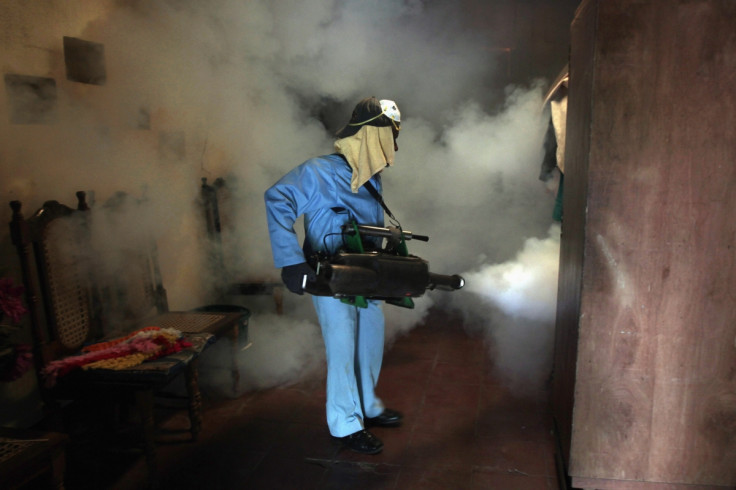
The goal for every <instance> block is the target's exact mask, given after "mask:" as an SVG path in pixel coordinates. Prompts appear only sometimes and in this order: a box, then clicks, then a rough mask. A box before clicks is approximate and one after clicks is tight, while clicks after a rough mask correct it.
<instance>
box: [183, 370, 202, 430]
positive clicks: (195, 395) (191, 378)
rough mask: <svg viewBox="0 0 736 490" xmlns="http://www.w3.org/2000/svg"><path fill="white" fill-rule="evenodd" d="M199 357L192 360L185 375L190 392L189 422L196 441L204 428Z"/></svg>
mask: <svg viewBox="0 0 736 490" xmlns="http://www.w3.org/2000/svg"><path fill="white" fill-rule="evenodd" d="M198 363H199V359H194V360H192V362H190V363H189V364H188V365H187V367H186V371H184V376H185V379H186V384H187V392H188V394H189V423H190V429H189V430H190V432H191V433H192V440H193V441H196V440H197V438H198V437H199V432H200V431H201V430H202V394H201V393H200V391H199V368H198Z"/></svg>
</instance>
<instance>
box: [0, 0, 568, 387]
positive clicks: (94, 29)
mask: <svg viewBox="0 0 736 490" xmlns="http://www.w3.org/2000/svg"><path fill="white" fill-rule="evenodd" d="M0 9H2V11H3V14H4V15H0V23H1V24H2V25H0V27H2V31H3V32H4V34H3V35H2V36H0V46H1V47H2V49H3V51H5V52H7V53H9V54H8V55H7V57H6V59H5V60H4V62H3V70H4V72H5V73H20V74H29V75H36V76H44V77H51V78H54V79H55V80H56V84H57V91H58V104H57V105H58V107H57V110H56V117H57V120H56V123H55V124H53V125H13V124H9V123H8V122H7V117H5V114H7V113H8V110H9V108H8V105H7V104H8V103H7V101H5V100H3V102H0V114H1V115H2V116H3V117H2V118H0V119H2V120H0V160H2V161H3V167H2V170H1V171H0V172H1V173H0V182H2V184H0V186H1V188H0V190H1V192H2V196H3V197H5V198H6V200H10V199H20V200H22V201H23V202H24V210H25V212H26V215H28V214H29V213H30V212H32V210H33V209H35V207H36V206H38V205H39V204H40V203H41V202H42V201H44V200H46V199H58V200H60V201H62V202H66V203H68V204H72V200H73V196H74V192H75V191H77V190H94V198H95V201H96V204H98V205H99V204H102V203H103V202H105V201H106V200H107V199H108V198H109V197H111V196H113V195H114V194H115V193H116V192H118V191H125V192H128V193H129V194H130V195H132V196H133V197H136V198H140V199H144V198H145V202H146V205H145V217H144V222H145V223H146V224H147V225H150V226H146V229H148V230H149V231H150V232H151V233H152V234H153V235H154V237H155V238H156V239H157V241H158V243H159V255H160V258H161V261H162V272H163V278H164V282H165V284H166V287H167V290H168V294H169V303H170V307H171V308H172V309H189V308H193V307H196V306H199V305H200V304H201V303H202V302H203V301H206V300H207V298H206V292H207V291H208V290H210V289H211V287H208V286H210V285H212V284H213V283H214V282H215V281H218V280H219V279H220V278H212V277H208V273H207V272H205V269H204V268H205V265H206V260H205V257H204V255H205V253H203V250H204V249H206V243H205V242H204V240H203V238H202V236H201V235H202V233H203V232H204V222H203V219H202V217H201V210H200V209H199V208H198V204H197V199H198V192H199V185H200V179H201V178H202V177H206V178H208V179H209V182H210V183H211V182H213V181H214V179H216V178H218V177H223V178H224V179H225V181H226V190H227V195H228V196H229V198H228V199H227V201H226V202H223V203H222V212H223V226H224V231H223V242H224V243H223V244H224V249H225V263H226V265H227V266H228V268H229V271H230V273H231V274H232V275H233V276H238V277H243V278H267V279H271V280H275V281H277V280H278V271H277V270H275V269H274V268H273V264H272V261H271V253H270V248H269V243H268V235H267V232H266V223H265V209H264V204H263V197H262V196H263V192H264V191H265V189H266V188H268V186H270V185H271V184H272V183H273V182H275V181H276V180H277V179H278V178H279V177H280V176H281V175H283V174H284V173H285V172H287V171H288V170H290V169H291V168H293V167H294V166H296V165H298V164H299V163H301V162H302V161H304V160H305V159H307V158H309V157H312V156H316V155H320V154H324V153H329V152H332V143H333V138H332V134H334V131H335V130H336V129H338V127H339V126H340V125H342V124H343V123H344V122H345V121H346V120H347V118H348V116H349V114H350V111H351V110H352V107H353V106H354V104H355V103H356V102H357V101H358V100H359V99H361V98H363V97H365V96H369V95H374V96H377V97H379V98H389V99H393V100H396V101H397V103H398V105H399V107H400V109H401V111H402V131H401V136H400V138H399V147H400V150H399V152H398V154H397V163H396V165H395V166H394V167H393V168H391V169H389V170H387V171H386V172H384V188H385V196H386V201H387V203H388V205H389V207H390V208H391V209H392V211H393V212H394V214H395V215H396V216H397V217H398V219H399V220H400V221H401V224H402V225H403V227H404V228H405V229H408V230H411V231H413V232H415V233H419V234H426V235H429V236H430V241H429V243H426V244H425V243H423V242H410V243H409V248H410V252H411V253H413V254H415V255H419V256H421V257H423V258H425V259H427V260H429V262H430V266H431V269H432V271H433V272H438V273H448V274H451V273H462V271H468V270H475V271H477V273H473V274H468V278H467V279H468V289H467V290H465V291H458V292H453V293H431V294H427V295H425V297H423V298H419V299H417V300H416V304H417V307H416V309H415V310H404V309H399V308H396V307H392V306H387V307H386V308H385V312H386V315H387V329H388V330H387V337H388V339H389V342H390V341H391V339H393V338H395V337H396V336H397V335H399V334H400V333H402V332H406V331H407V330H409V329H410V328H413V327H414V326H415V325H416V324H417V322H419V321H420V320H421V319H422V317H423V316H424V315H426V314H427V312H428V310H429V308H430V306H438V307H442V306H443V305H449V306H452V307H459V308H462V309H463V310H464V311H465V313H466V314H468V315H472V314H473V313H474V312H472V311H467V310H468V308H471V306H469V305H470V304H471V303H472V300H471V299H470V298H472V297H475V296H478V297H481V298H493V297H497V294H496V293H495V292H494V288H498V287H501V285H502V284H501V283H498V282H494V281H492V280H486V279H484V278H483V276H484V273H483V271H487V272H488V273H489V274H495V273H496V272H497V269H494V267H495V266H494V265H493V264H504V263H508V262H509V261H513V260H515V257H516V253H517V251H518V250H520V249H522V247H524V244H525V241H526V240H527V239H529V238H530V237H532V238H533V237H541V236H544V235H545V233H546V232H547V229H548V228H549V225H550V222H551V208H552V204H553V196H552V195H551V194H550V193H549V192H548V191H547V189H546V188H545V187H544V185H542V184H541V182H540V181H539V180H538V179H537V175H538V173H539V165H540V163H541V157H542V153H541V151H542V136H543V133H544V129H545V128H546V124H545V123H546V120H545V119H544V117H543V115H542V113H541V103H542V96H543V85H544V83H545V82H544V81H543V80H538V81H531V80H530V81H528V82H525V83H524V84H523V86H516V87H508V88H507V90H506V93H505V94H503V96H502V97H501V98H503V99H504V100H505V103H504V104H503V105H502V106H501V107H489V106H488V103H489V101H491V100H494V99H498V98H499V96H498V95H499V94H497V93H492V91H491V90H489V87H491V86H492V82H493V80H494V76H495V74H496V69H497V62H498V61H499V60H498V58H496V57H494V56H493V55H492V54H489V53H490V52H489V51H488V50H487V49H485V47H484V46H485V45H486V44H487V43H488V42H490V41H489V36H490V35H491V34H490V33H489V32H487V31H485V30H483V29H471V28H468V25H469V24H468V23H467V18H464V17H463V15H462V3H458V4H455V3H452V2H449V3H448V2H433V1H421V0H403V1H402V0H387V1H385V2H380V3H376V2H362V1H358V0H284V1H279V2H272V1H269V0H251V1H247V2H242V1H239V0H204V1H202V0H196V1H195V0H191V1H173V0H157V1H146V2H144V1H135V2H118V1H114V0H107V1H100V0H64V1H62V0H54V1H50V2H45V3H44V6H43V7H40V6H37V7H36V8H35V10H33V11H32V12H31V11H29V10H28V8H27V5H26V2H21V1H20V0H9V1H6V2H3V5H2V6H0ZM493 12H494V9H493V7H492V6H489V7H488V13H489V15H493ZM32 14H33V15H32ZM63 36H72V37H78V38H81V39H86V40H90V41H94V42H98V43H102V44H103V45H104V49H105V63H106V69H107V82H106V84H105V85H104V86H90V85H84V84H79V83H75V82H71V81H68V80H66V77H65V73H64V65H63V56H62V53H61V52H60V49H61V48H60V46H61V39H62V37H63ZM39 47H40V48H41V49H39ZM562 53H563V56H564V53H565V50H564V49H563V50H562ZM49 60H52V61H49ZM564 61H565V60H564V59H561V60H560V63H559V65H560V66H561V65H563V64H564ZM3 104H4V105H3ZM142 109H143V111H144V112H145V113H146V114H148V115H149V116H150V129H136V128H135V121H136V118H137V117H139V116H140V114H141V110H142ZM166 134H175V135H177V134H181V135H184V140H183V141H184V149H185V155H184V157H183V158H181V159H172V158H162V157H161V149H160V141H161V138H162V137H163V136H164V135H166ZM133 217H134V219H136V220H138V221H136V223H138V222H139V220H140V219H141V215H140V214H137V213H134V214H133ZM8 219H9V215H8ZM8 219H6V221H7V220H8ZM131 228H132V229H136V225H135V224H133V225H130V226H119V227H118V228H116V229H117V230H118V231H121V230H129V229H131ZM105 238H106V241H107V242H110V243H114V242H115V240H121V241H122V240H124V239H125V237H124V236H121V235H120V234H119V233H118V234H117V235H116V234H115V233H114V230H109V232H108V233H106V235H105ZM489 264H491V265H490V266H489ZM547 266H551V264H550V263H548V262H546V261H542V260H541V259H540V260H539V263H538V264H536V265H535V264H534V263H533V262H531V263H528V264H527V265H526V267H528V268H535V267H539V268H546V267H547ZM111 270H114V267H113V268H111ZM476 274H477V275H476ZM540 276H543V277H540V279H539V281H540V282H542V281H551V272H550V273H549V274H548V273H540ZM476 282H478V283H479V284H475V283H476ZM480 284H483V286H480ZM540 288H542V289H546V290H547V292H550V289H551V287H550V286H549V285H547V286H541V285H540ZM230 299H232V301H233V302H237V303H240V304H243V305H245V306H247V307H250V308H251V309H253V310H254V312H255V313H256V314H255V315H254V316H253V318H252V319H251V326H250V328H251V332H252V337H253V346H252V347H251V348H250V349H248V350H246V351H244V353H243V362H247V363H248V372H249V373H250V374H249V376H253V378H252V379H250V380H248V383H246V384H247V385H248V386H250V387H253V386H257V387H261V386H264V385H266V384H269V383H285V382H289V380H290V379H295V378H296V377H297V376H298V375H299V374H300V373H304V372H309V371H311V367H312V366H314V365H318V364H319V363H320V362H321V361H320V359H321V357H320V356H322V355H323V353H322V352H321V349H319V348H317V347H316V346H317V345H318V344H319V342H321V340H320V337H319V329H318V327H317V326H316V318H315V316H314V313H313V311H312V310H311V305H310V304H309V303H310V301H309V298H308V296H303V297H297V296H295V295H291V294H288V293H287V294H286V298H285V301H286V316H285V318H286V319H290V320H291V321H292V322H293V323H291V330H289V328H288V327H287V324H286V323H283V322H282V321H280V320H274V318H272V317H270V316H269V315H268V313H270V311H271V308H272V304H271V303H269V301H270V300H269V299H268V298H257V297H239V298H230ZM516 300H517V302H516V304H515V308H514V310H513V311H511V312H506V311H504V310H503V309H502V308H500V307H498V306H497V305H496V306H494V308H497V311H498V314H495V315H493V317H492V318H490V319H489V321H487V322H486V328H487V330H488V332H489V335H491V336H492V337H493V338H494V339H495V341H496V344H497V345H500V344H503V337H504V336H505V335H506V334H508V335H509V336H515V337H517V340H516V341H514V342H515V344H516V345H518V346H523V345H525V343H524V337H527V336H533V337H539V335H538V332H536V331H535V332H532V331H528V330H526V329H525V328H523V327H521V328H519V329H515V327H514V325H515V324H516V323H521V322H522V321H525V320H522V319H523V318H524V317H523V315H522V314H521V313H522V312H525V311H527V310H528V311H536V305H537V302H538V298H533V300H532V298H530V297H529V296H524V295H519V297H518V298H516ZM264 301H265V302H264ZM498 301H503V298H501V299H499V300H498ZM463 302H465V304H463ZM526 302H528V303H526ZM480 304H481V305H486V303H484V302H480ZM262 307H263V308H265V310H264V311H263V313H264V314H260V313H261V310H260V308H262ZM472 308H475V305H473V306H472ZM483 308H488V306H487V305H486V306H481V307H480V309H479V310H478V311H484V310H483ZM475 313H477V312H475ZM544 315H549V312H548V311H547V312H546V313H543V312H539V313H538V314H537V316H536V317H535V318H534V319H532V320H530V321H534V322H539V323H544V324H545V325H548V324H549V322H550V321H551V319H550V318H542V317H543V316H544ZM544 329H546V330H545V331H547V332H549V327H548V326H545V327H544ZM289 332H291V333H292V334H291V335H290V334H289ZM526 345H531V344H526ZM536 345H537V348H538V349H548V347H549V345H548V344H547V345H544V346H542V345H539V344H536ZM515 352H516V354H515V355H516V356H517V357H516V359H515V361H514V362H511V361H509V362H505V363H504V365H505V367H506V370H507V371H509V372H510V373H512V374H513V373H517V372H526V371H525V365H526V364H527V363H529V362H533V361H532V358H538V356H537V353H536V352H524V350H523V349H518V350H516V351H515ZM260 360H262V361H263V363H262V364H260V363H259V362H257V361H260ZM259 364H260V365H259ZM297 364H301V365H302V366H307V368H306V369H299V367H298V365H297Z"/></svg>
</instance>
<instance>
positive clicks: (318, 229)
mask: <svg viewBox="0 0 736 490" xmlns="http://www.w3.org/2000/svg"><path fill="white" fill-rule="evenodd" d="M352 175H353V171H352V169H351V168H350V166H349V165H348V164H347V162H346V161H345V160H344V159H343V157H342V156H340V155H338V154H336V153H335V154H331V155H324V156H321V157H316V158H312V159H309V160H307V161H306V162H304V163H302V164H301V165H299V166H298V167H296V168H295V169H294V170H292V171H291V172H289V173H288V174H286V175H284V176H283V177H282V178H281V179H280V180H279V181H278V182H276V183H275V184H274V185H273V186H271V187H270V188H269V189H268V190H267V191H266V193H265V196H264V197H265V200H266V216H267V219H268V233H269V236H270V238H271V251H272V252H273V261H274V265H275V266H276V267H277V268H282V267H285V266H287V265H294V264H299V263H301V262H304V261H305V256H304V251H303V248H302V247H301V246H300V245H299V239H298V238H297V234H296V232H295V231H294V222H295V221H296V220H297V218H298V217H299V216H301V215H304V228H305V232H306V235H305V242H306V243H305V244H304V249H306V250H311V251H323V252H326V253H327V254H332V253H334V252H335V251H336V250H337V249H339V248H340V247H341V246H342V244H343V241H342V237H341V229H340V227H341V226H342V225H344V224H346V223H348V222H349V221H350V220H351V219H354V220H355V221H356V222H357V223H359V224H362V225H372V226H383V223H384V222H383V208H382V207H381V205H380V204H379V203H378V201H377V200H376V199H375V198H374V197H373V196H372V195H371V194H370V193H369V192H368V190H367V189H366V188H365V186H363V187H361V188H360V189H358V192H357V193H356V194H353V193H352V192H351V191H350V179H351V177H352ZM371 183H372V184H373V186H374V187H375V188H376V190H378V192H382V187H381V179H380V176H379V175H378V174H376V175H375V176H373V178H372V179H371ZM378 241H380V240H378ZM376 245H380V243H376Z"/></svg>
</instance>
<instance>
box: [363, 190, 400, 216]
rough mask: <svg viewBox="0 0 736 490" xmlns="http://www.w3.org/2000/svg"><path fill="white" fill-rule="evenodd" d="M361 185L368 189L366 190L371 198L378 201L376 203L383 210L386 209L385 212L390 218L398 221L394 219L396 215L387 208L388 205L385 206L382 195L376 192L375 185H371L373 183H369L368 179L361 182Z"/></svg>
mask: <svg viewBox="0 0 736 490" xmlns="http://www.w3.org/2000/svg"><path fill="white" fill-rule="evenodd" d="M363 187H365V188H366V189H368V192H370V193H371V196H373V198H374V199H375V200H376V201H378V204H380V205H381V207H382V208H383V210H384V211H386V214H387V215H388V216H389V218H391V219H392V220H395V221H398V220H396V217H395V216H394V215H393V213H392V212H391V210H390V209H389V208H388V206H386V203H385V202H384V201H383V196H381V194H379V193H378V191H377V190H376V188H375V187H373V184H371V183H370V181H368V182H366V183H365V184H363Z"/></svg>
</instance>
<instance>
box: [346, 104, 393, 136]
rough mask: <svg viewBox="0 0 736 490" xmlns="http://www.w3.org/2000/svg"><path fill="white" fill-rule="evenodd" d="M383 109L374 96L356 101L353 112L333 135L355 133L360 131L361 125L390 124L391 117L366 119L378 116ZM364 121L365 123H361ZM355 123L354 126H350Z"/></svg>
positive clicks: (350, 134)
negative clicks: (346, 122)
mask: <svg viewBox="0 0 736 490" xmlns="http://www.w3.org/2000/svg"><path fill="white" fill-rule="evenodd" d="M382 112H383V110H382V109H381V102H380V101H379V100H378V99H377V98H375V97H366V98H365V99H363V100H361V101H360V102H358V104H357V105H356V106H355V109H353V114H352V116H351V117H350V121H349V122H348V124H346V125H345V126H343V127H342V129H340V130H339V131H338V132H337V133H336V135H335V136H337V137H338V138H347V137H349V136H353V135H354V134H355V133H357V132H358V131H360V128H362V127H363V126H378V127H381V126H391V119H389V118H388V117H386V116H381V117H377V118H376V119H373V120H372V121H369V122H365V121H368V120H369V119H371V118H372V117H375V116H378V115H379V114H381V113H382ZM363 123H365V124H363ZM351 124H355V126H351Z"/></svg>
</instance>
